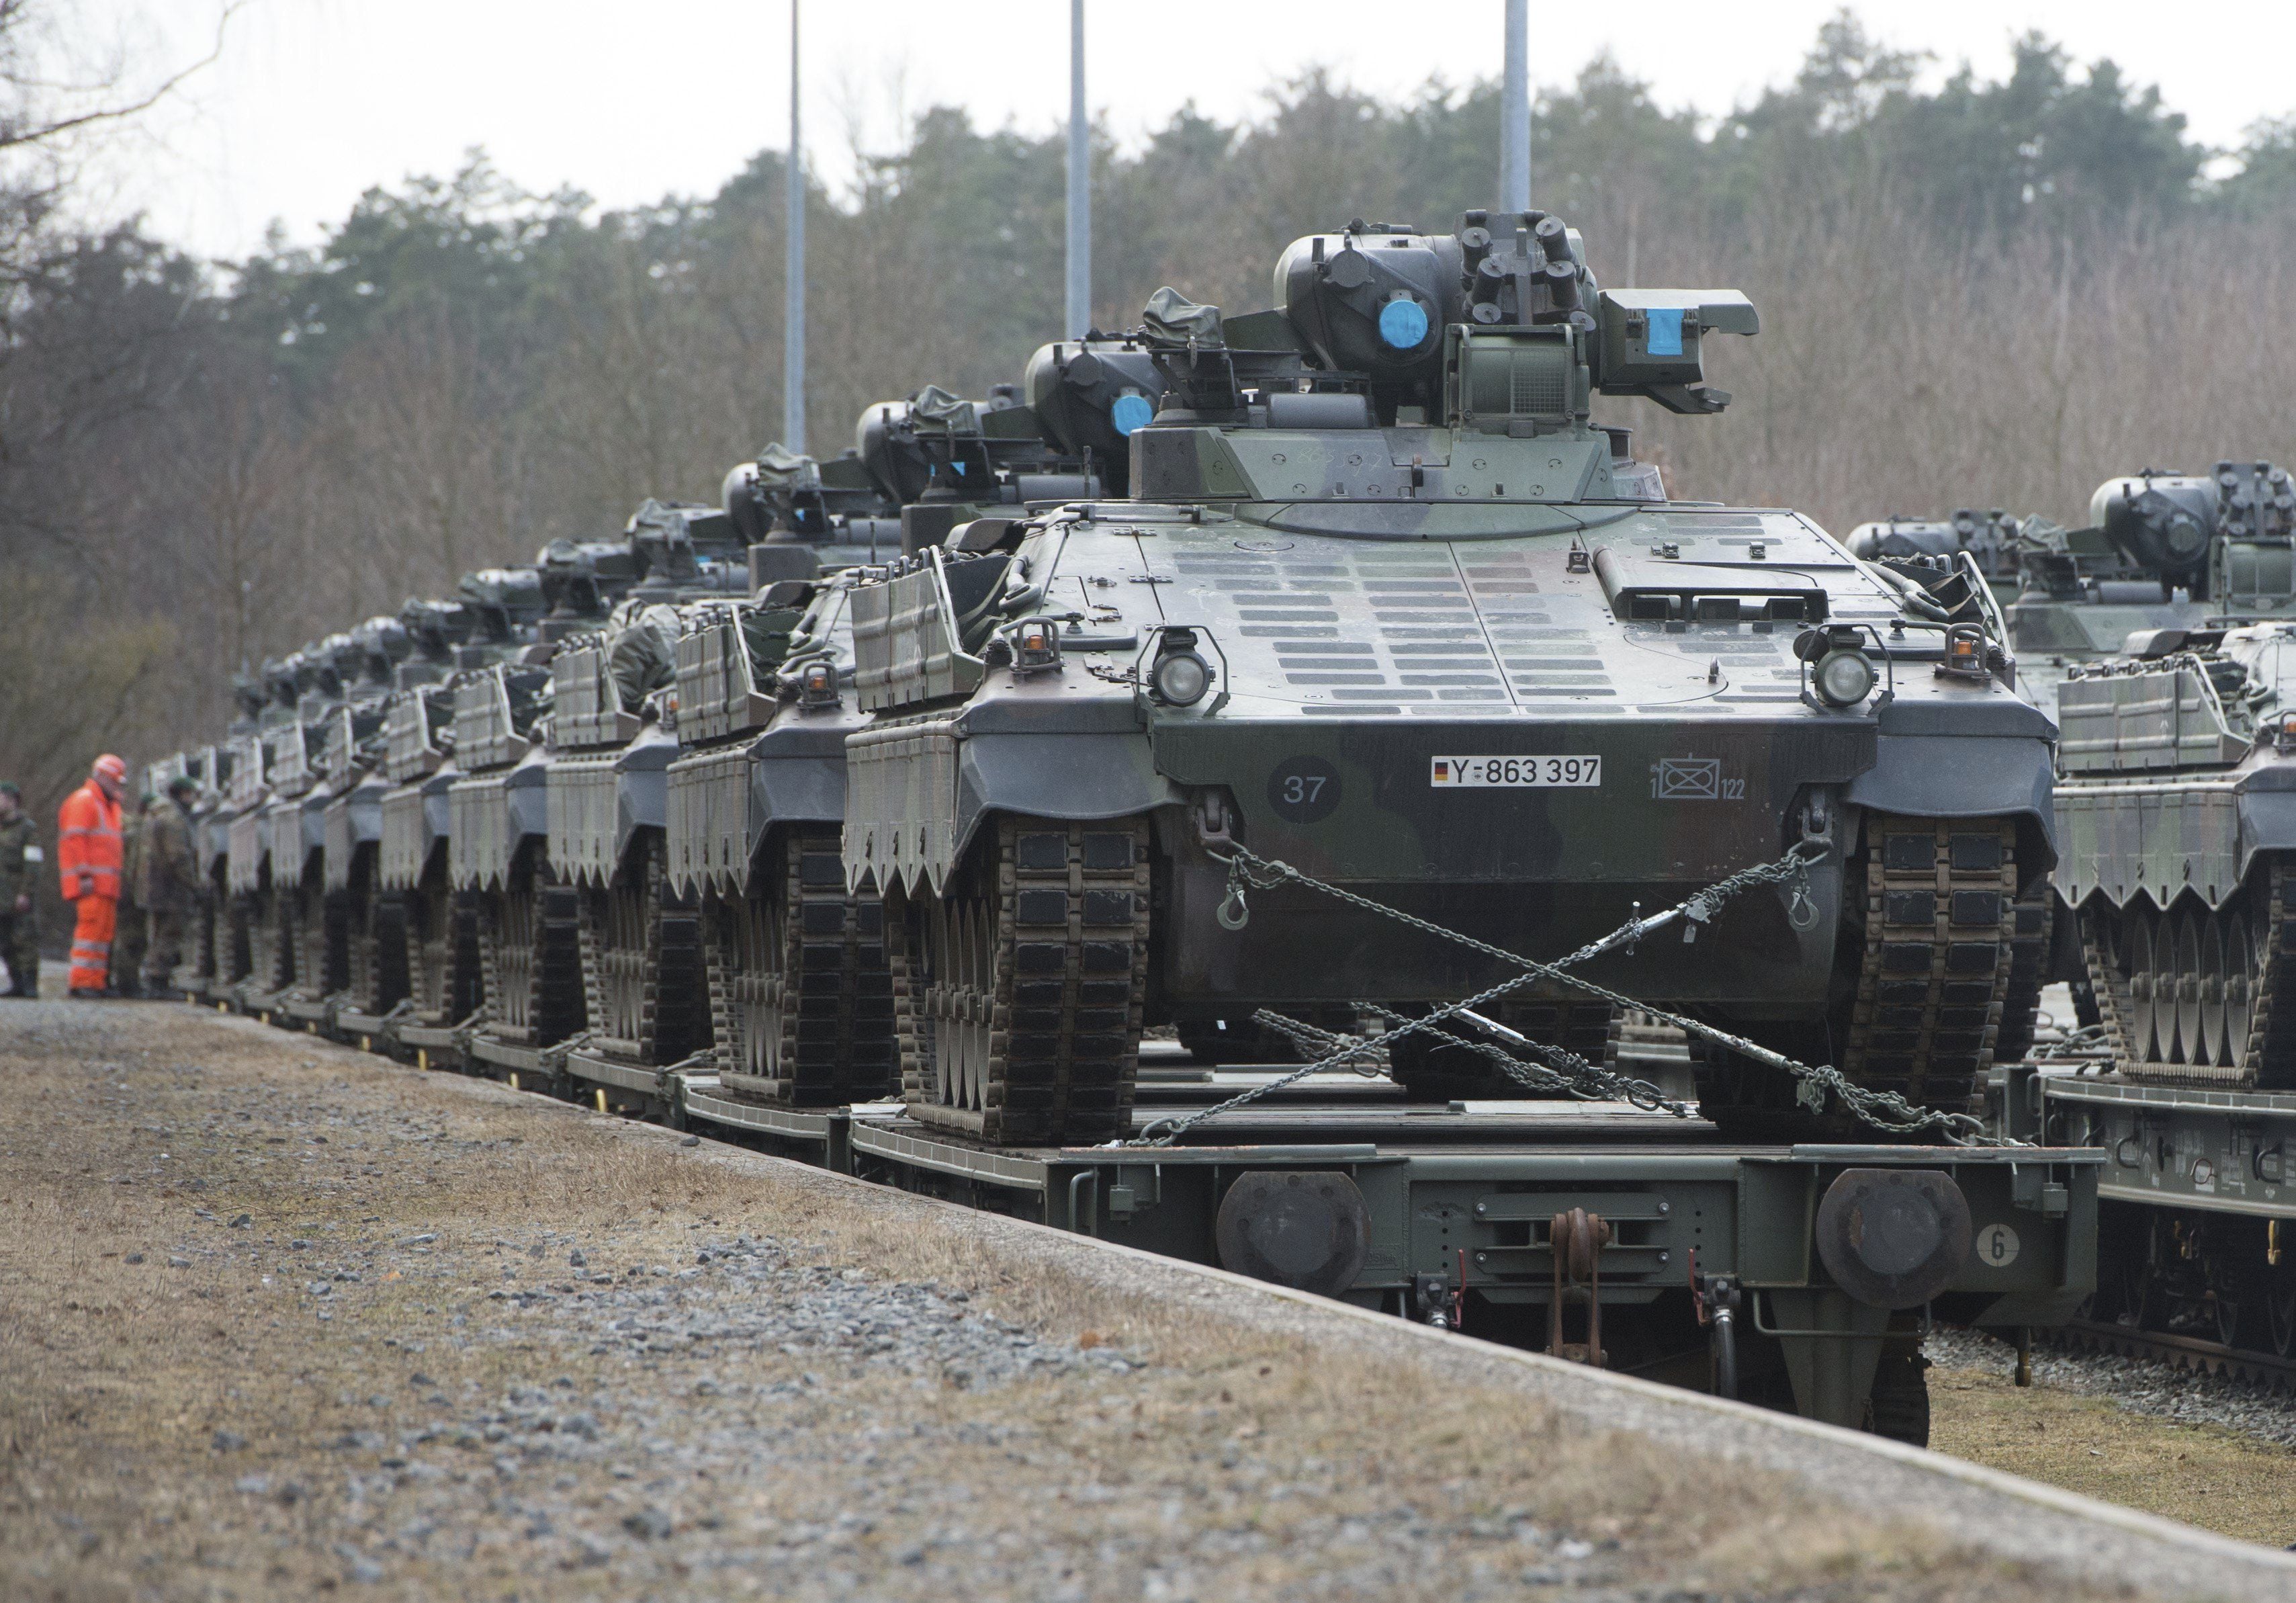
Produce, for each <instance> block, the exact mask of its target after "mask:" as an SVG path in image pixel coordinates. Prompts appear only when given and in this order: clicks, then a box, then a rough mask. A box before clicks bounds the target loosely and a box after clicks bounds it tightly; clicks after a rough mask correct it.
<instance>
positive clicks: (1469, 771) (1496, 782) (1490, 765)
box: [1427, 757, 1603, 790]
mask: <svg viewBox="0 0 2296 1603" xmlns="http://www.w3.org/2000/svg"><path fill="white" fill-rule="evenodd" d="M1430 763H1431V768H1430V769H1429V773H1428V779H1427V782H1428V783H1429V784H1430V785H1436V786H1439V787H1441V786H1456V787H1464V788H1466V789H1471V790H1491V789H1499V790H1522V789H1531V788H1537V789H1545V788H1547V787H1551V786H1574V787H1580V788H1587V789H1593V788H1595V787H1597V786H1599V785H1601V784H1602V783H1603V760H1602V759H1601V758H1599V757H1436V758H1431V759H1430Z"/></svg>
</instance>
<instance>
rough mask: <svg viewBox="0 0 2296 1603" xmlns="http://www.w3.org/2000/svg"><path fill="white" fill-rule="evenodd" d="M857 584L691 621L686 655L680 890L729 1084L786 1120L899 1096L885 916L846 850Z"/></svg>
mask: <svg viewBox="0 0 2296 1603" xmlns="http://www.w3.org/2000/svg"><path fill="white" fill-rule="evenodd" d="M862 571H869V570H862ZM856 581H857V574H856V572H855V571H845V572H841V573H837V574H832V575H830V576H828V577H826V578H824V579H821V580H813V581H805V580H781V581H779V582H777V583H775V584H773V585H770V586H768V587H767V588H766V589H765V590H764V591H762V592H761V593H760V594H759V596H758V598H757V600H756V601H755V602H754V603H753V604H709V605H706V606H700V607H693V608H689V609H687V615H686V618H685V626H684V629H683V630H682V632H681V633H680V635H679V637H678V642H677V719H678V736H679V738H680V740H681V741H682V742H683V743H684V744H685V748H686V749H685V754H684V755H682V756H681V757H680V758H679V760H677V762H676V764H675V765H673V766H672V768H671V769H670V770H669V794H668V803H669V828H668V837H667V849H668V863H669V867H670V874H671V876H672V879H673V881H674V883H675V884H676V887H677V890H678V892H679V893H680V894H681V895H683V896H686V897H692V898H698V899H699V900H700V903H701V912H702V925H703V931H704V940H705V943H706V954H707V964H708V974H709V999H710V1005H711V1009H712V1015H713V1025H714V1028H713V1032H712V1033H713V1037H714V1040H715V1043H716V1048H717V1058H718V1065H719V1073H720V1076H721V1078H722V1080H723V1082H724V1084H725V1085H726V1088H727V1089H729V1090H732V1091H734V1092H737V1093H739V1094H742V1095H745V1096H749V1097H757V1098H759V1099H762V1100H765V1101H768V1102H773V1103H775V1104H778V1105H781V1106H806V1107H817V1106H839V1105H840V1104H844V1103H849V1102H857V1101H868V1100H871V1099H873V1098H875V1097H882V1096H883V1095H885V1094H886V1093H887V1092H888V1091H890V1089H892V1086H893V1083H894V1081H893V1063H894V1054H893V1028H892V1024H893V1021H892V978H891V973H890V969H889V968H888V967H887V966H886V963H885V954H884V939H883V919H882V910H881V908H880V906H879V904H878V900H877V897H876V895H875V893H874V891H873V889H860V890H856V889H852V888H849V887H848V885H847V884H846V881H845V874H844V867H843V864H842V862H841V861H840V857H839V850H838V831H839V826H840V822H841V820H842V818H843V815H844V804H845V737H846V736H848V735H849V734H850V733H851V732H852V731H853V730H854V729H855V728H858V727H859V726H860V724H861V722H862V719H861V716H860V714H859V712H858V711H857V709H856V708H855V706H854V704H853V697H852V678H853V631H852V625H851V621H850V617H849V603H850V599H851V595H852V588H853V585H854V584H855V582H856Z"/></svg>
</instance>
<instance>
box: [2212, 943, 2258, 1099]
mask: <svg viewBox="0 0 2296 1603" xmlns="http://www.w3.org/2000/svg"><path fill="white" fill-rule="evenodd" d="M2223 923H2224V926H2225V933H2224V1023H2225V1053H2224V1056H2223V1057H2222V1058H2221V1059H2219V1061H2220V1062H2223V1063H2225V1064H2227V1065H2231V1066H2232V1067H2233V1068H2235V1069H2245V1068H2247V1067H2248V1032H2249V1027H2250V1025H2251V1023H2253V1022H2254V1020H2255V1018H2256V948H2255V947H2254V946H2253V945H2252V944H2251V942H2250V940H2249V934H2248V920H2247V919H2246V918H2244V917H2242V916H2241V915H2240V914H2239V913H2238V912H2236V911H2235V912H2234V913H2232V914H2231V915H2230V916H2229V917H2225V918H2224V919H2223Z"/></svg>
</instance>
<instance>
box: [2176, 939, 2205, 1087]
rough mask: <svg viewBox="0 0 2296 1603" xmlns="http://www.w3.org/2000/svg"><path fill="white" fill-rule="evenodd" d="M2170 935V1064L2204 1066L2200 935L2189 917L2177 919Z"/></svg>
mask: <svg viewBox="0 0 2296 1603" xmlns="http://www.w3.org/2000/svg"><path fill="white" fill-rule="evenodd" d="M2170 927H2171V929H2172V930H2173V931H2174V934H2173V937H2172V939H2173V940H2174V941H2175V943H2176V944H2175V953H2176V974H2177V990H2176V1012H2175V1015H2174V1016H2175V1019H2176V1037H2177V1039H2176V1042H2175V1045H2174V1048H2172V1052H2173V1056H2172V1057H2171V1061H2172V1062H2176V1063H2193V1064H2200V1063H2206V1062H2207V1061H2208V1060H2209V1059H2208V1052H2207V1048H2206V1045H2205V1043H2204V1042H2203V1041H2202V1040H2201V935H2200V930H2199V928H2198V923H2197V921H2196V920H2195V919H2194V917H2193V916H2192V915H2191V914H2190V913H2186V914H2184V915H2183V916H2182V917H2178V918H2177V920H2176V921H2175V922H2174V924H2173V925H2171V926H2170Z"/></svg>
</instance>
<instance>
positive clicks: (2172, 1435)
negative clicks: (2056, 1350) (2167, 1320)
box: [1930, 1369, 2296, 1548]
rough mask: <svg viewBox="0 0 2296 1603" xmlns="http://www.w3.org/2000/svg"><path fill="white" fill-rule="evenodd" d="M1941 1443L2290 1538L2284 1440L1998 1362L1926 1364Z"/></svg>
mask: <svg viewBox="0 0 2296 1603" xmlns="http://www.w3.org/2000/svg"><path fill="white" fill-rule="evenodd" d="M1930 1397H1931V1407H1932V1410H1933V1415H1932V1420H1933V1423H1932V1442H1931V1444H1932V1445H1933V1446H1935V1447H1936V1448H1937V1449H1938V1450H1939V1451H1941V1452H1949V1453H1951V1454H1953V1455H1954V1456H1955V1457H1956V1458H1960V1459H1969V1460H1970V1461H1971V1462H1972V1463H1977V1464H1984V1465H1987V1466H1989V1467H1992V1468H1995V1469H2005V1470H2007V1471H2008V1472H2009V1473H2010V1474H2012V1475H2021V1476H2028V1477H2030V1479H2033V1480H2037V1481H2041V1482H2045V1483H2046V1484H2049V1485H2052V1486H2062V1487H2063V1488H2064V1489H2065V1490H2066V1491H2068V1492H2080V1493H2081V1494H2082V1495H2083V1496H2086V1497H2094V1498H2100V1499H2102V1500H2104V1501H2106V1502H2111V1503H2120V1504H2124V1505H2126V1506H2127V1507H2128V1508H2142V1509H2144V1511H2145V1512H2147V1513H2150V1514H2159V1515H2164V1516H2166V1517H2168V1518H2170V1519H2178V1520H2183V1521H2184V1522H2185V1524H2187V1525H2198V1526H2200V1527H2201V1528H2202V1529H2203V1530H2208V1531H2215V1532H2218V1533H2220V1534H2222V1535H2226V1536H2235V1537H2238V1538H2240V1539H2241V1540H2242V1541H2254V1542H2261V1543H2262V1544H2264V1545H2265V1546H2267V1547H2275V1548H2277V1547H2285V1546H2287V1545H2288V1544H2289V1543H2290V1542H2292V1541H2296V1452H2291V1451H2289V1450H2288V1449H2286V1448H2284V1447H2275V1446H2272V1445H2271V1444H2269V1443H2263V1442H2259V1441H2258V1440H2256V1439H2255V1438H2254V1437H2252V1436H2244V1435H2242V1434H2240V1433H2239V1432H2237V1431H2232V1430H2225V1429H2222V1428H2219V1427H2218V1426H2200V1425H2180V1424H2177V1423H2175V1422H2173V1421H2170V1420H2167V1419H2161V1418H2155V1417H2153V1416H2152V1415H2149V1414H2138V1413H2132V1412H2130V1411H2129V1410H2126V1409H2121V1408H2117V1407H2115V1406H2114V1405H2113V1404H2112V1403H2111V1402H2106V1401H2104V1400H2103V1399H2101V1398H2095V1397H2083V1396H2079V1395H2076V1394H2074V1393H2070V1392H2060V1391H2053V1390H2051V1389H2049V1388H2048V1387H2046V1386H2040V1385H2036V1386H2032V1387H2030V1388H2028V1389H2025V1390H2019V1389H2018V1388H2017V1387H2016V1386H2015V1385H2013V1384H2012V1382H2011V1380H2010V1377H2008V1376H2007V1375H2005V1374H1998V1373H1991V1372H1988V1371H1984V1370H1979V1369H1933V1370H1931V1373H1930Z"/></svg>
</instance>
